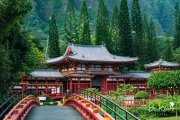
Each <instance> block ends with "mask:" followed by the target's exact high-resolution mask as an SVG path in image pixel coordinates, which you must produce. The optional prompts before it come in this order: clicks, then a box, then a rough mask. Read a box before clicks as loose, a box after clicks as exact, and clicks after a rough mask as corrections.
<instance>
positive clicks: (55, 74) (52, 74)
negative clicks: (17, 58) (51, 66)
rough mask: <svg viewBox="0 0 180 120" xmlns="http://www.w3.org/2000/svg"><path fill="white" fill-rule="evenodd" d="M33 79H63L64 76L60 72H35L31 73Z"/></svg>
mask: <svg viewBox="0 0 180 120" xmlns="http://www.w3.org/2000/svg"><path fill="white" fill-rule="evenodd" d="M30 74H31V75H32V76H33V77H48V78H62V77H63V75H62V74H61V73H60V72H59V71H58V70H45V69H43V70H35V71H33V72H31V73H30Z"/></svg>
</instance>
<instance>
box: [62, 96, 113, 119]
mask: <svg viewBox="0 0 180 120" xmlns="http://www.w3.org/2000/svg"><path fill="white" fill-rule="evenodd" d="M63 106H73V107H74V108H76V110H77V111H78V112H79V113H81V115H82V116H83V117H84V118H85V119H86V120H91V119H92V120H114V118H113V117H112V116H111V115H109V114H108V113H107V112H106V111H104V110H103V109H101V108H100V107H99V106H98V105H96V104H95V103H93V102H91V101H90V100H87V99H86V98H83V97H81V96H79V95H76V94H72V95H69V96H68V97H67V98H66V99H65V100H64V102H63ZM99 113H101V114H99Z"/></svg>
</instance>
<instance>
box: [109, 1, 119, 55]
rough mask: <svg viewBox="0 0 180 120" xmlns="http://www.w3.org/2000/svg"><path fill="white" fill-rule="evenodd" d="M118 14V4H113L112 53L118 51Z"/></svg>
mask: <svg viewBox="0 0 180 120" xmlns="http://www.w3.org/2000/svg"><path fill="white" fill-rule="evenodd" d="M119 33H120V31H119V14H118V6H117V5H116V4H115V6H114V11H113V15H112V21H111V42H112V51H110V52H112V53H113V54H116V55H119V51H120V48H119V47H120V36H119Z"/></svg>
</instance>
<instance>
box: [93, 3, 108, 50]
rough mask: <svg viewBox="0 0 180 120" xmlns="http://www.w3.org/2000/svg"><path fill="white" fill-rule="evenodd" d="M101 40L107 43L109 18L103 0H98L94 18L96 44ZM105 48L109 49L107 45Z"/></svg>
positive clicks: (100, 42) (99, 43)
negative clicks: (95, 18)
mask: <svg viewBox="0 0 180 120" xmlns="http://www.w3.org/2000/svg"><path fill="white" fill-rule="evenodd" d="M102 42H105V43H106V44H107V45H108V44H109V18H108V11H107V8H106V5H105V4H104V1H103V0H99V5H98V14H97V20H96V45H101V44H102ZM107 48H108V49H109V45H108V46H107Z"/></svg>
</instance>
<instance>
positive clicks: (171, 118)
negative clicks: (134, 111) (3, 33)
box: [147, 116, 180, 120]
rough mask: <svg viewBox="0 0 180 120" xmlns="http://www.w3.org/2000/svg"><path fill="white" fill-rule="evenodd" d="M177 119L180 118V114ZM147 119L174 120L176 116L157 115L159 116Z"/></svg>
mask: <svg viewBox="0 0 180 120" xmlns="http://www.w3.org/2000/svg"><path fill="white" fill-rule="evenodd" d="M178 119H180V116H178ZM147 120H176V117H159V118H150V119H147Z"/></svg>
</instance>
